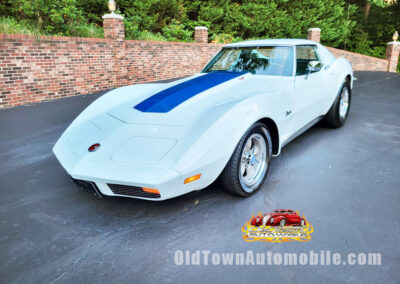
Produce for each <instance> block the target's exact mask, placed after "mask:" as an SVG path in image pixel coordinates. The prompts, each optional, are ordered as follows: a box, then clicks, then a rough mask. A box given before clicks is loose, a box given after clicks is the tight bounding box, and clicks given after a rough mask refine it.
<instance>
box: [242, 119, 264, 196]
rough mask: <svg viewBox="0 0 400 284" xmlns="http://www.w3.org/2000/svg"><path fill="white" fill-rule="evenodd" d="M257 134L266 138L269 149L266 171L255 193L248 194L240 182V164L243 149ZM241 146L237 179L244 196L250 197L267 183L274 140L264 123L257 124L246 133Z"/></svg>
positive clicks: (255, 188) (254, 189)
mask: <svg viewBox="0 0 400 284" xmlns="http://www.w3.org/2000/svg"><path fill="white" fill-rule="evenodd" d="M255 133H258V134H260V135H261V136H262V137H263V138H264V141H265V146H266V147H267V149H266V155H267V157H266V159H267V161H266V170H265V173H264V175H263V177H262V178H261V181H260V182H259V183H258V184H257V185H256V186H255V187H254V188H253V191H251V192H247V191H246V190H244V188H243V185H242V183H241V182H240V177H239V176H240V174H241V172H240V163H241V156H242V155H241V154H242V152H243V149H244V147H245V145H246V142H247V140H248V139H249V137H250V136H251V135H253V134H255ZM239 145H240V148H239V147H238V150H239V151H240V155H239V157H240V159H238V161H236V165H235V166H236V178H237V179H238V181H239V184H240V186H241V189H242V193H243V195H245V196H250V195H252V194H254V193H255V192H257V191H258V190H259V189H260V188H261V186H262V185H263V183H264V181H265V178H266V177H267V175H268V171H269V167H270V163H271V157H272V139H271V135H270V134H269V131H268V128H267V127H266V126H265V125H264V124H262V123H255V124H254V125H253V126H252V127H251V128H250V129H249V130H248V131H247V132H246V134H245V135H244V136H243V137H242V139H241V140H240V143H239Z"/></svg>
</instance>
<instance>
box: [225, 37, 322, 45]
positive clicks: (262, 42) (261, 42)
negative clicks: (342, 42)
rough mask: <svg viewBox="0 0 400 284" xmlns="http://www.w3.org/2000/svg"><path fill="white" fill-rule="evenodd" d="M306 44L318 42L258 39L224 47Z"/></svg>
mask: <svg viewBox="0 0 400 284" xmlns="http://www.w3.org/2000/svg"><path fill="white" fill-rule="evenodd" d="M305 44H313V45H315V44H317V42H315V41H312V40H308V39H258V40H247V41H241V42H235V43H230V44H227V45H225V46H224V47H253V46H271V45H272V46H276V45H283V46H294V45H305Z"/></svg>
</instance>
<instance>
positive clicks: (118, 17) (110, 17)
mask: <svg viewBox="0 0 400 284" xmlns="http://www.w3.org/2000/svg"><path fill="white" fill-rule="evenodd" d="M103 19H119V20H123V19H124V17H123V16H122V15H118V14H114V13H112V14H105V15H104V16H103Z"/></svg>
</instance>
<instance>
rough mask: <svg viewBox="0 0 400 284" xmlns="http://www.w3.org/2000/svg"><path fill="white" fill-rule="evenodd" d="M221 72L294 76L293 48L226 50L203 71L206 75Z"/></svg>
mask: <svg viewBox="0 0 400 284" xmlns="http://www.w3.org/2000/svg"><path fill="white" fill-rule="evenodd" d="M221 71H225V72H250V73H252V74H256V75H269V76H292V73H293V48H292V47H289V46H261V47H243V48H224V49H222V50H221V51H220V52H219V53H218V54H217V55H216V56H215V57H214V58H213V60H211V62H210V63H209V64H208V65H207V66H206V67H205V68H204V70H203V72H205V73H209V72H221Z"/></svg>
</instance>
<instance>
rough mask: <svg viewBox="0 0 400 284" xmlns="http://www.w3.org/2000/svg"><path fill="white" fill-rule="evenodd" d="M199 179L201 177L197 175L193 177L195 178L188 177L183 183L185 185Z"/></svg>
mask: <svg viewBox="0 0 400 284" xmlns="http://www.w3.org/2000/svg"><path fill="white" fill-rule="evenodd" d="M200 177H201V174H198V175H195V176H191V177H188V178H187V179H185V182H184V184H187V183H189V182H192V181H195V180H198V179H200Z"/></svg>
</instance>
